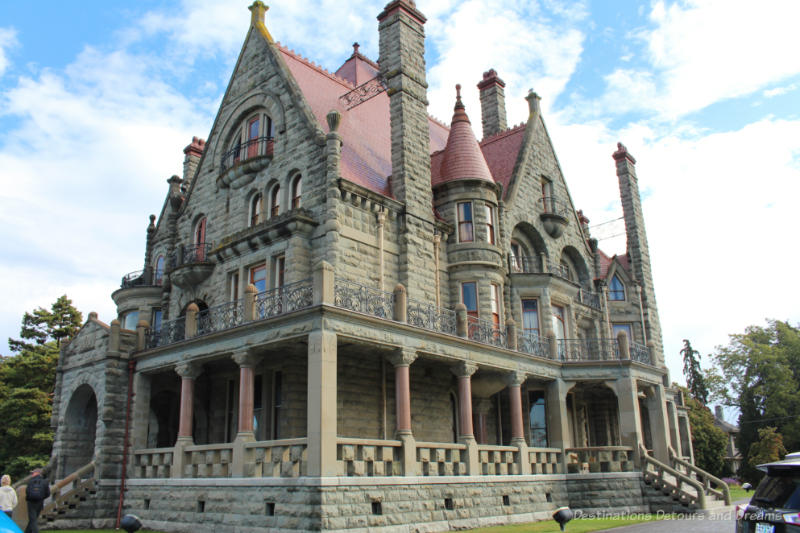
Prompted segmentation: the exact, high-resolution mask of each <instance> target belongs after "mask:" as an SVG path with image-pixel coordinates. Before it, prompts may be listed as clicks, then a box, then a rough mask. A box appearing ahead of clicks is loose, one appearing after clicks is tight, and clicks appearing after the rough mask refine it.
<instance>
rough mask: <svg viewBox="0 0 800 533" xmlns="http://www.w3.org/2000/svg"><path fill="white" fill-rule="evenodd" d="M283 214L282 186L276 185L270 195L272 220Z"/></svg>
mask: <svg viewBox="0 0 800 533" xmlns="http://www.w3.org/2000/svg"><path fill="white" fill-rule="evenodd" d="M280 212H281V186H280V185H278V184H275V186H274V187H272V191H270V193H269V216H270V218H272V217H276V216H278V214H279V213H280Z"/></svg>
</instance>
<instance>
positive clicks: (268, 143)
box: [221, 112, 274, 170]
mask: <svg viewBox="0 0 800 533" xmlns="http://www.w3.org/2000/svg"><path fill="white" fill-rule="evenodd" d="M272 135H273V126H272V118H270V116H269V115H267V114H265V113H263V112H259V113H254V114H252V115H250V116H249V117H248V118H247V119H246V120H245V121H243V122H242V124H241V126H239V127H238V128H237V129H236V130H235V131H234V133H233V136H232V138H231V140H230V144H229V145H228V146H229V148H228V150H227V151H226V152H225V153H224V154H223V156H222V164H221V168H222V170H225V169H228V168H231V167H234V166H236V165H238V164H239V163H241V162H243V161H247V160H249V159H253V158H256V157H264V156H267V157H272V151H273V146H274V145H273V138H272Z"/></svg>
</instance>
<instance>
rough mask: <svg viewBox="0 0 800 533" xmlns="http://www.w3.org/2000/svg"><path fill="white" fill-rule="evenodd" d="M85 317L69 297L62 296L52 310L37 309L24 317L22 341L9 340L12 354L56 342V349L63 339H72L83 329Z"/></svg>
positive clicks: (20, 334) (54, 303) (21, 331)
mask: <svg viewBox="0 0 800 533" xmlns="http://www.w3.org/2000/svg"><path fill="white" fill-rule="evenodd" d="M82 323H83V316H82V315H81V312H80V311H78V310H77V309H75V307H73V306H72V300H70V299H69V298H67V295H66V294H65V295H63V296H60V297H59V298H58V299H57V300H56V301H55V302H53V305H52V306H50V310H49V311H48V310H47V309H44V308H42V307H37V308H36V309H34V310H33V313H28V312H25V314H24V315H22V327H21V328H20V332H19V336H20V337H22V339H8V347H9V348H10V349H11V351H12V352H17V353H19V352H22V351H23V350H25V349H31V348H33V347H34V346H36V345H38V346H42V345H44V344H45V343H47V342H48V341H55V345H56V348H58V347H60V346H61V341H62V340H63V339H66V338H69V337H72V336H73V335H75V333H77V332H78V330H79V329H80V328H81V324H82ZM23 339H25V340H30V341H33V342H32V343H31V342H26V341H25V340H23Z"/></svg>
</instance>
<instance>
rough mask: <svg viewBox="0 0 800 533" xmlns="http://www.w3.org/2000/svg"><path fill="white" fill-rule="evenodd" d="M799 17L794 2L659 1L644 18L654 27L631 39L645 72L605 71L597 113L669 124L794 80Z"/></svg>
mask: <svg viewBox="0 0 800 533" xmlns="http://www.w3.org/2000/svg"><path fill="white" fill-rule="evenodd" d="M798 18H800V3H798V2H794V1H793V0H765V1H764V2H761V3H759V5H758V7H757V8H754V6H753V4H752V2H746V1H744V0H724V1H721V0H709V1H699V0H678V1H675V2H667V1H665V0H659V1H658V2H656V3H655V4H653V8H652V11H651V13H650V20H651V22H652V23H653V25H654V28H653V29H651V30H643V31H641V32H640V33H638V34H637V35H636V37H635V39H638V40H641V41H643V42H644V43H645V45H646V50H645V56H644V57H643V59H645V60H646V61H647V63H648V64H649V66H648V67H647V68H637V69H635V70H634V69H618V70H614V71H613V72H611V73H610V74H609V75H608V76H607V77H606V83H607V86H608V89H607V94H606V96H605V97H604V98H603V100H602V108H603V109H606V108H608V107H609V106H610V108H611V110H612V111H627V110H638V111H641V110H644V111H648V112H656V113H658V114H660V115H661V116H662V117H664V118H668V119H672V118H676V117H679V116H682V115H685V114H687V113H691V112H693V111H697V110H700V109H703V108H705V107H707V106H709V105H711V104H713V103H715V102H719V101H721V100H725V99H730V98H735V97H740V96H744V95H748V94H751V93H753V92H755V91H758V90H760V89H762V88H763V87H765V86H767V85H769V84H772V83H775V82H779V81H781V80H784V79H786V78H787V77H790V76H792V75H795V74H797V73H799V72H800V56H798V55H797V54H794V53H791V52H790V51H792V50H797V48H798V47H800V34H798V32H797V31H796V27H795V26H796V24H795V21H797V20H798Z"/></svg>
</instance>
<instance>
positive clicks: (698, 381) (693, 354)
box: [681, 339, 708, 405]
mask: <svg viewBox="0 0 800 533" xmlns="http://www.w3.org/2000/svg"><path fill="white" fill-rule="evenodd" d="M681 355H682V356H683V375H684V377H685V378H686V386H687V387H688V388H689V391H690V392H691V394H692V398H694V399H695V400H697V401H699V402H700V403H702V404H703V405H705V404H707V403H708V387H706V380H705V378H703V373H702V372H701V371H700V352H698V351H697V350H695V349H694V348H692V343H691V342H689V341H688V340H687V339H683V349H682V350H681Z"/></svg>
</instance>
